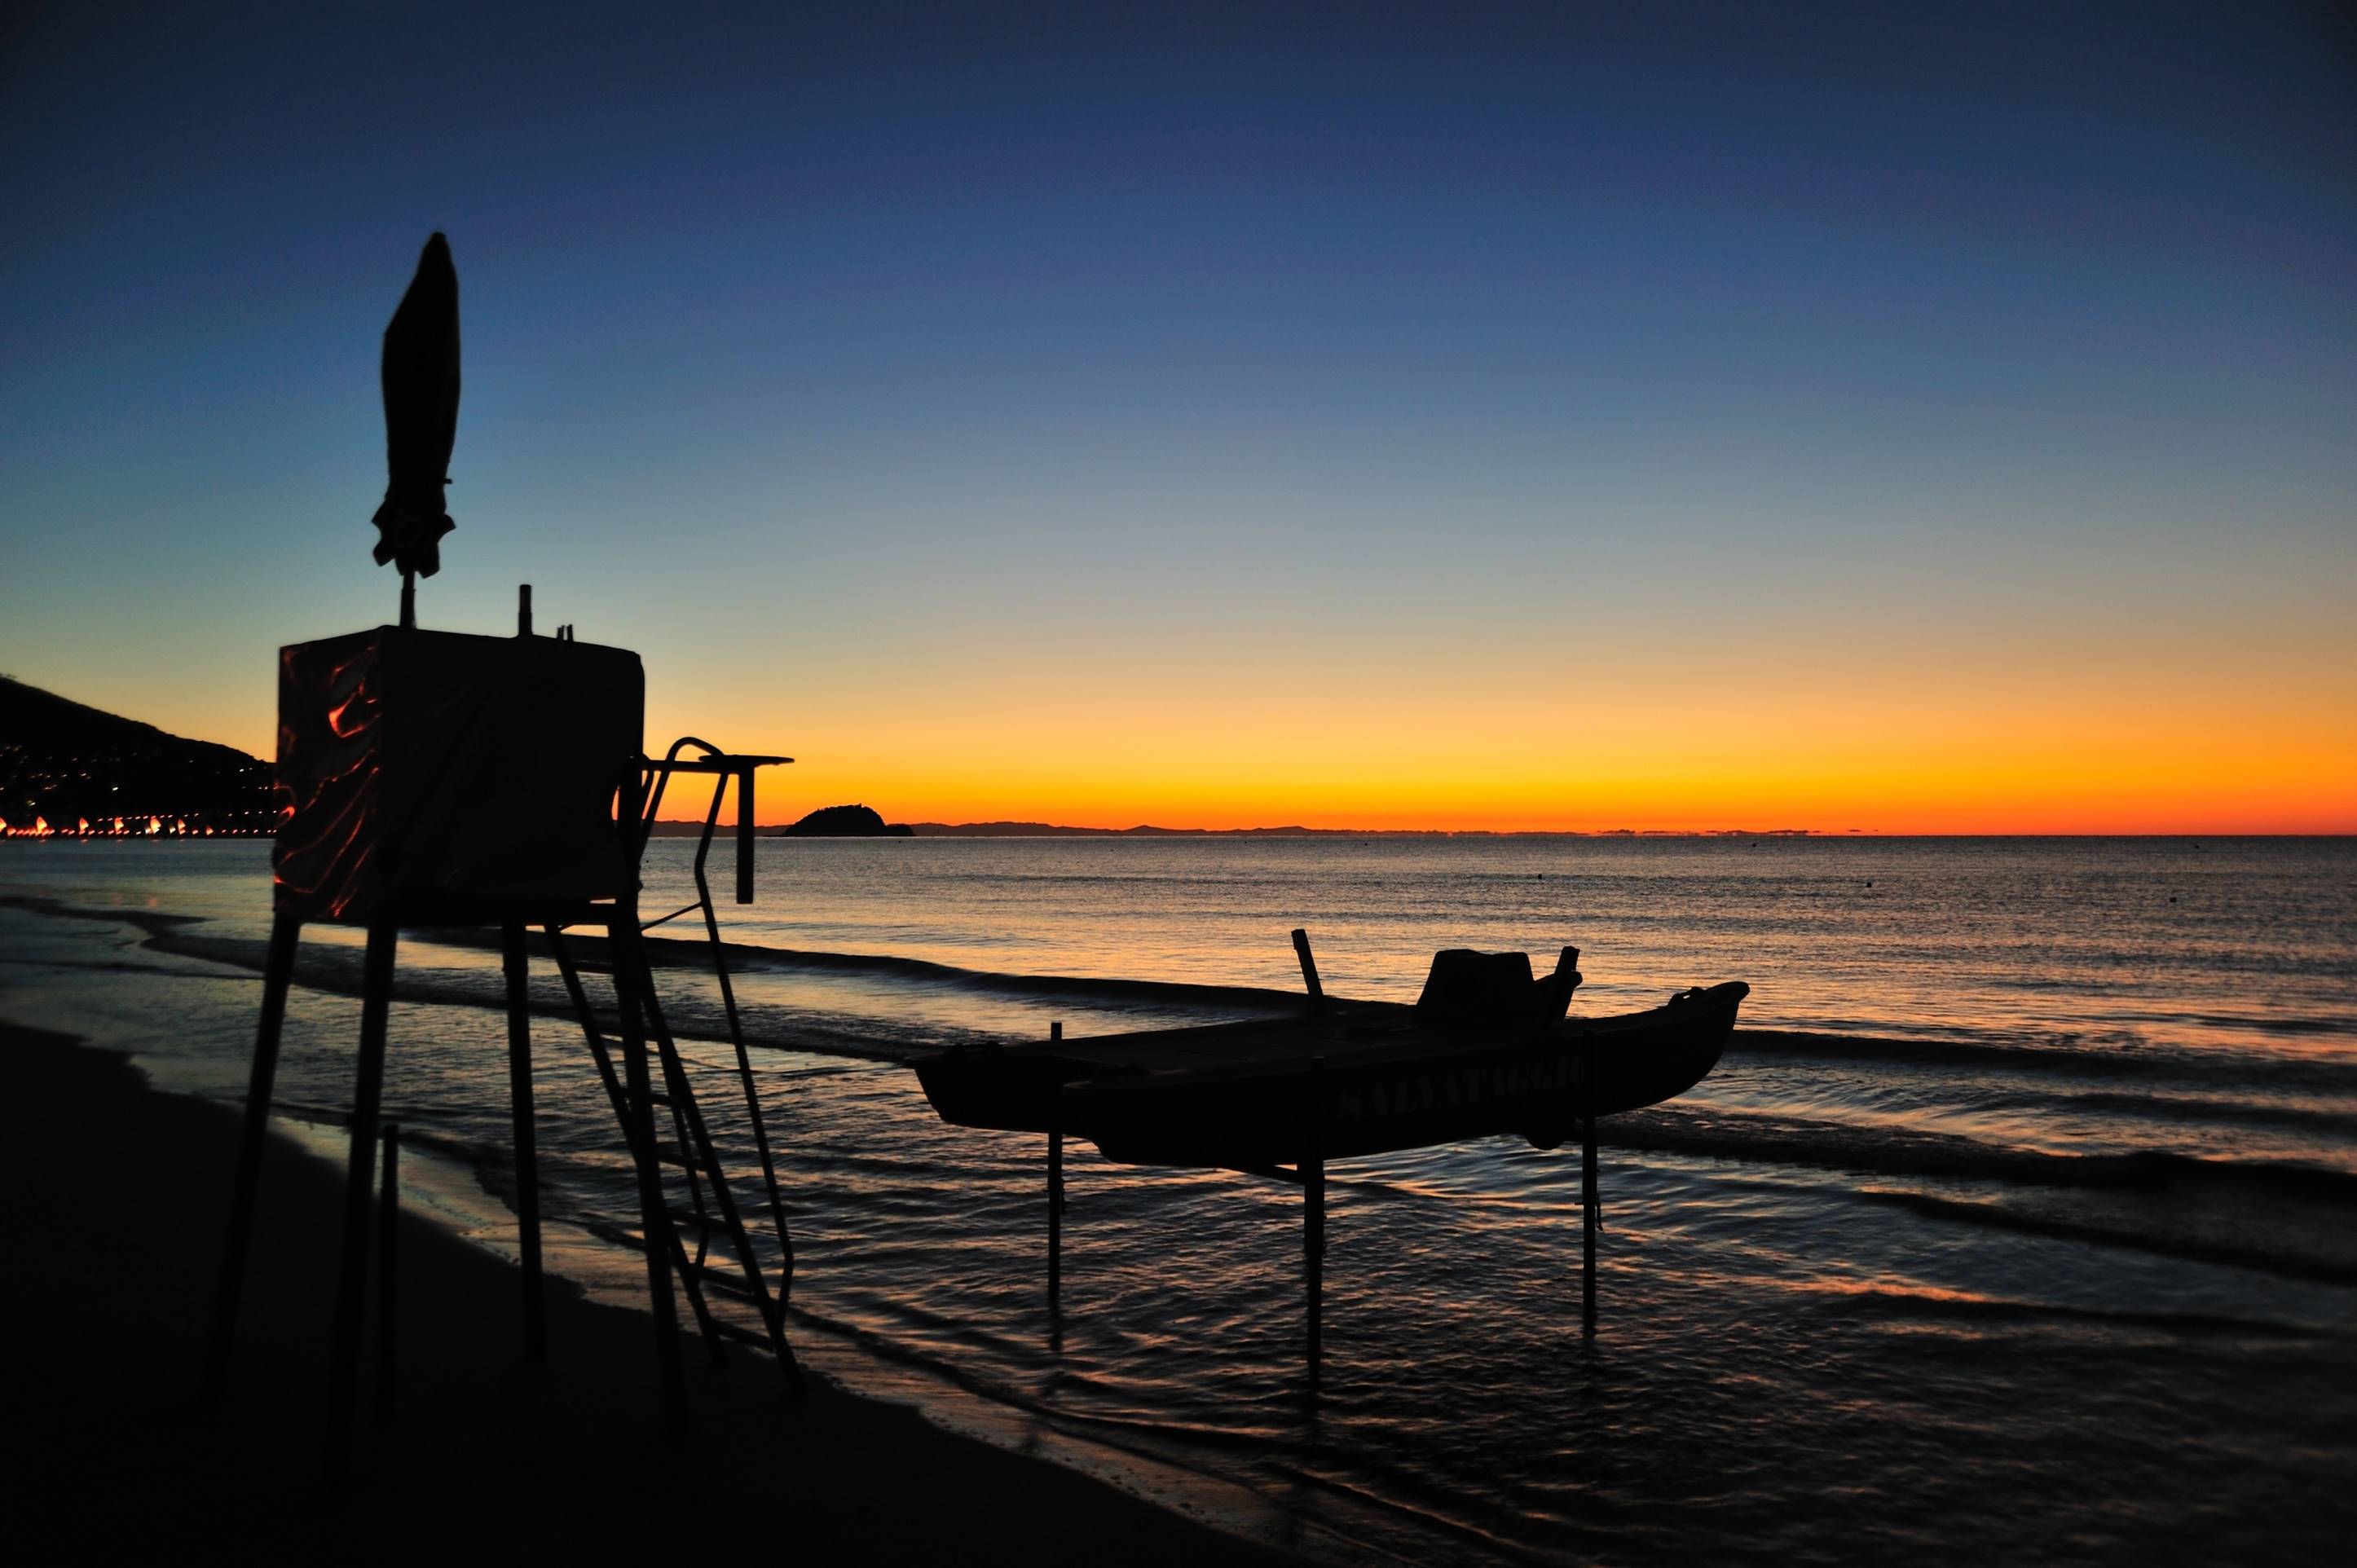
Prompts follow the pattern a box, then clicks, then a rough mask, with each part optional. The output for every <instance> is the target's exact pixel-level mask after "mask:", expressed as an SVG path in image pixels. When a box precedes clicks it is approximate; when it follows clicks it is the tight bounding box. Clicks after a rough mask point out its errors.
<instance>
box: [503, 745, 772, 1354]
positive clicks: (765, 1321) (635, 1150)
mask: <svg viewBox="0 0 2357 1568" xmlns="http://www.w3.org/2000/svg"><path fill="white" fill-rule="evenodd" d="M687 746H695V747H697V748H698V749H700V750H701V751H702V753H703V755H702V756H701V757H694V758H683V757H681V755H680V753H681V751H682V749H683V748H684V747H687ZM790 760H791V758H787V757H752V756H740V755H735V754H730V753H726V752H723V751H721V750H720V749H719V748H718V747H717V746H712V745H710V744H709V743H707V742H705V741H701V740H697V739H695V738H694V737H693V736H685V737H683V738H682V739H680V740H678V741H675V742H673V745H672V746H671V749H670V750H669V752H667V753H666V754H665V755H664V757H662V760H661V761H660V762H658V761H654V760H651V759H650V760H649V761H648V762H647V763H646V765H645V768H644V772H645V774H646V779H645V780H644V783H643V786H642V799H643V800H644V805H643V808H642V810H641V812H640V821H639V824H638V836H639V843H638V849H639V852H640V855H641V856H642V855H643V854H644V852H645V848H646V843H647V841H648V840H649V839H650V838H651V837H652V835H653V830H654V823H655V818H656V813H657V811H659V810H660V809H661V807H662V796H663V791H664V788H665V786H666V785H667V784H668V783H669V781H670V779H671V778H672V776H673V775H674V774H678V773H690V774H708V775H713V776H714V788H713V792H712V804H711V807H710V809H709V810H708V811H706V812H705V821H704V831H703V833H702V835H701V836H700V838H699V839H698V840H697V843H696V848H695V890H696V899H695V902H694V903H692V904H686V905H683V906H682V907H681V908H677V909H674V910H673V911H672V912H671V913H670V914H668V915H663V916H661V917H659V918H655V919H652V920H646V921H639V920H638V919H637V918H636V917H635V913H633V914H632V916H631V917H630V920H629V922H628V924H627V926H624V927H620V928H618V929H617V930H616V932H615V934H616V935H620V934H621V931H622V930H623V929H628V930H630V938H629V940H628V942H627V946H628V949H629V950H628V951H625V950H623V948H624V946H625V944H624V943H619V942H612V941H610V940H609V944H608V945H609V950H608V955H607V956H608V969H609V972H611V974H612V975H613V977H614V980H615V998H614V1000H615V1015H616V1016H617V1017H618V1018H627V1017H628V1015H629V1014H630V1012H631V1011H633V1010H635V1011H637V1012H638V1014H639V1015H640V1019H641V1021H642V1030H643V1038H644V1040H645V1042H646V1044H647V1045H648V1046H650V1047H652V1048H651V1051H650V1052H649V1055H651V1058H652V1059H653V1062H654V1064H655V1065H656V1067H657V1069H658V1070H659V1078H658V1077H657V1076H654V1075H650V1076H649V1078H648V1079H647V1083H646V1089H645V1091H644V1092H645V1095H646V1104H647V1115H646V1118H645V1120H644V1121H643V1122H641V1120H640V1117H639V1115H637V1114H636V1113H635V1112H637V1111H638V1109H639V1107H638V1105H637V1102H636V1101H637V1096H636V1095H635V1094H634V1092H633V1080H634V1076H635V1075H634V1072H633V1070H632V1069H633V1067H634V1064H633V1063H631V1062H630V1060H629V1054H630V1047H629V1036H630V1034H631V1030H630V1026H629V1025H628V1024H627V1023H625V1025H624V1029H623V1034H624V1036H625V1037H624V1038H623V1039H619V1040H615V1039H609V1038H608V1036H607V1034H606V1032H605V1030H604V1029H603V1028H601V1027H600V1026H599V1024H598V1021H597V1013H596V1011H595V1010H594V1009H593V1008H592V1007H591V1005H590V1001H589V995H588V991H587V987H586V986H585V985H584V984H583V983H582V979H581V966H580V964H579V963H578V962H577V961H576V959H575V957H574V954H573V951H572V949H571V946H570V945H569V944H568V943H567V942H566V940H565V931H564V928H562V927H558V926H550V927H547V928H545V929H546V934H547V937H548V943H549V948H550V950H551V951H552V952H553V953H554V955H555V959H556V965H557V970H558V972H559V973H560V974H561V975H562V976H563V977H564V981H565V993H566V995H567V996H568V997H569V998H570V999H571V1001H572V1004H573V1009H574V1011H575V1012H576V1014H577V1015H579V1016H580V1020H581V1027H582V1032H583V1034H584V1035H585V1036H587V1042H588V1046H589V1052H590V1055H591V1057H592V1058H593V1059H594V1060H595V1061H596V1063H597V1076H598V1079H599V1081H601V1082H602V1083H603V1084H604V1085H605V1087H606V1095H607V1099H608V1101H609V1102H610V1103H611V1104H612V1106H613V1109H614V1115H615V1119H616V1121H618V1122H619V1123H620V1125H621V1128H622V1133H623V1135H624V1138H625V1140H626V1141H627V1142H628V1144H630V1158H631V1162H632V1164H633V1165H636V1166H637V1167H638V1169H639V1171H640V1183H641V1193H642V1197H645V1198H646V1199H647V1200H648V1201H642V1203H641V1205H640V1208H641V1212H642V1220H641V1223H642V1226H643V1225H645V1224H646V1223H647V1222H648V1218H650V1217H651V1218H652V1219H653V1220H654V1222H655V1223H656V1224H657V1225H658V1226H659V1228H660V1229H661V1230H662V1234H660V1235H657V1236H646V1235H641V1236H640V1242H641V1244H642V1245H648V1246H649V1247H650V1249H651V1250H656V1251H660V1252H661V1254H662V1256H664V1257H666V1258H667V1259H668V1260H669V1265H670V1271H671V1273H672V1274H673V1276H674V1277H675V1278H676V1279H677V1280H678V1282H679V1285H680V1288H681V1290H682V1292H683V1294H685V1295H686V1297H687V1300H688V1305H689V1307H690V1309H691V1310H692V1311H693V1312H694V1316H695V1322H696V1327H697V1329H698V1330H699V1331H700V1332H701V1333H702V1335H703V1337H704V1341H705V1347H706V1348H707V1349H708V1350H709V1351H710V1352H711V1355H712V1358H713V1359H714V1360H716V1361H717V1360H720V1359H723V1357H724V1354H725V1352H724V1351H723V1349H722V1347H723V1346H724V1344H726V1343H730V1342H734V1343H737V1344H744V1345H750V1346H753V1347H756V1348H761V1349H766V1350H768V1351H770V1353H771V1354H772V1355H774V1356H775V1357H776V1358H777V1360H778V1365H779V1367H780V1369H782V1370H783V1371H784V1373H785V1375H786V1378H787V1380H788V1381H789V1382H790V1383H791V1386H792V1387H793V1389H794V1390H795V1391H797V1392H800V1391H802V1388H803V1381H802V1368H801V1365H800V1364H799V1363H798V1362H797V1361H796V1359H795V1358H794V1352H793V1347H792V1345H791V1343H789V1342H788V1340H787V1337H786V1327H785V1315H786V1303H787V1301H788V1299H789V1298H790V1297H791V1294H792V1292H793V1277H794V1250H793V1236H792V1232H791V1230H790V1228H789V1227H788V1225H787V1223H786V1214H785V1203H784V1199H783V1197H782V1196H781V1195H780V1192H779V1188H778V1173H777V1165H776V1162H775V1160H774V1159H773V1157H772V1156H771V1154H770V1139H769V1132H768V1128H767V1126H766V1125H765V1123H764V1122H763V1119H762V1115H761V1099H760V1093H759V1090H758V1089H757V1087H756V1086H755V1083H754V1079H753V1068H752V1062H751V1059H750V1058H749V1057H748V1054H747V1052H746V1049H745V1033H744V1028H743V1026H742V1025H741V1024H740V1022H739V1021H738V1017H737V997H736V991H735V988H734V987H733V986H732V985H731V984H730V983H729V978H728V962H727V957H726V950H725V949H724V948H723V946H722V944H721V940H720V924H719V916H718V913H717V911H716V908H714V905H713V899H712V886H711V883H710V881H709V879H708V876H707V874H706V861H707V859H708V857H709V855H710V854H711V850H712V836H713V831H714V829H715V827H716V825H717V823H718V822H719V816H720V804H721V801H722V800H723V799H724V798H725V797H726V794H727V790H728V785H729V781H730V780H731V779H735V780H736V781H737V901H738V902H739V903H749V902H750V901H751V898H752V868H753V846H752V828H753V771H754V769H755V768H761V767H766V766H769V765H770V764H772V763H778V762H785V761H790ZM697 910H701V911H702V913H703V916H704V925H705V940H706V941H707V942H708V943H709V944H710V947H711V951H712V967H713V972H714V973H715V974H716V976H717V977H718V979H719V983H720V997H721V1004H722V1007H723V1010H724V1012H725V1013H726V1017H727V1021H728V1038H729V1043H730V1044H731V1046H733V1047H735V1050H736V1057H737V1079H738V1082H739V1086H740V1087H741V1089H742V1090H743V1092H744V1096H745V1107H746V1112H747V1114H748V1121H749V1123H750V1126H751V1130H752V1134H753V1144H754V1148H755V1150H756V1151H757V1153H758V1155H759V1161H760V1166H761V1180H762V1185H763V1187H764V1190H765V1193H766V1195H767V1197H768V1202H769V1209H770V1220H771V1222H772V1224H773V1225H774V1227H775V1234H776V1239H777V1245H778V1257H779V1261H780V1267H779V1277H778V1279H777V1282H776V1283H775V1285H774V1287H773V1286H772V1284H771V1283H770V1278H769V1276H768V1274H767V1273H765V1271H764V1269H763V1266H762V1262H761V1259H760V1255H759V1253H758V1252H757V1251H755V1249H754V1245H753V1241H752V1238H751V1236H750V1234H749V1233H748V1230H747V1226H746V1219H745V1215H744V1213H743V1212H742V1210H741V1208H740V1207H739V1205H738V1202H737V1195H736V1194H735V1192H734V1191H733V1190H732V1189H731V1187H730V1184H729V1177H728V1172H727V1168H726V1165H725V1163H724V1162H723V1160H722V1158H721V1155H720V1151H719V1148H718V1146H717V1145H716V1144H715V1143H714V1141H713V1138H712V1133H711V1129H710V1127H709V1126H708V1125H707V1123H706V1122H705V1115H704V1111H703V1108H702V1107H701V1106H700V1105H699V1104H698V1103H697V1101H696V1096H695V1087H694V1077H695V1076H696V1075H694V1073H692V1072H691V1070H690V1069H689V1068H688V1065H687V1063H686V1061H685V1060H684V1058H683V1057H682V1055H681V1053H680V1050H679V1045H678V1042H677V1040H676V1038H675V1037H674V1036H673V1033H672V1030H671V1026H670V1024H669V1023H668V1021H667V1020H666V1019H665V1018H664V1016H663V1011H662V1002H661V1000H660V999H659V998H658V997H657V995H656V993H655V987H654V976H653V971H652V966H651V964H650V963H648V962H647V961H646V956H645V949H644V946H643V944H642V942H641V941H640V940H639V939H640V938H642V937H643V936H644V934H645V933H646V932H648V931H650V930H652V929H654V928H655V927H657V926H660V925H662V924H664V923H666V922H668V921H671V920H674V919H677V918H679V917H680V916H682V915H685V914H688V913H691V912H694V911H697ZM626 976H627V980H626ZM626 993H627V995H626ZM618 1047H619V1050H618ZM618 1054H619V1055H620V1056H621V1057H622V1058H623V1059H622V1060H620V1061H619V1062H618V1061H617V1059H616V1058H617V1056H618ZM666 1117H667V1118H668V1121H669V1124H670V1133H671V1136H670V1139H669V1140H668V1141H666V1140H665V1139H664V1138H663V1137H662V1132H661V1128H662V1123H663V1122H664V1121H665V1120H666ZM642 1127H644V1128H651V1129H655V1130H656V1131H655V1133H654V1138H653V1143H652V1146H651V1148H647V1147H641V1146H640V1139H641V1137H642V1135H643V1134H642V1133H641V1131H640V1129H641V1128H642ZM658 1192H659V1193H660V1197H659V1198H657V1197H656V1194H657V1193H658ZM757 1223H758V1221H757ZM748 1314H749V1315H750V1316H751V1317H752V1318H753V1319H754V1322H753V1323H750V1324H748V1323H747V1322H745V1321H743V1318H744V1316H746V1315H748Z"/></svg>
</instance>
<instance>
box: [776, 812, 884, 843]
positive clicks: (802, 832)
mask: <svg viewBox="0 0 2357 1568" xmlns="http://www.w3.org/2000/svg"><path fill="white" fill-rule="evenodd" d="M779 836H780V837H781V838H790V839H881V838H900V839H904V838H907V837H909V824H908V823H906V822H886V821H885V820H884V818H883V816H882V814H881V813H880V812H878V811H876V810H875V809H874V808H872V807H868V806H821V807H820V808H819V809H818V810H817V811H813V812H812V813H811V814H810V815H809V816H807V817H804V818H803V819H802V821H801V822H796V823H795V824H794V825H793V826H791V827H790V828H786V829H783V830H782V831H781V832H780V835H779Z"/></svg>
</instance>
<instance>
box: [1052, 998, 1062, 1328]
mask: <svg viewBox="0 0 2357 1568" xmlns="http://www.w3.org/2000/svg"><path fill="white" fill-rule="evenodd" d="M1063 1037H1064V1026H1063V1023H1062V1022H1061V1021H1060V1020H1059V1021H1058V1022H1056V1023H1053V1024H1050V1025H1049V1026H1048V1038H1049V1040H1050V1041H1061V1040H1062V1039H1063ZM1056 1103H1057V1114H1056V1120H1057V1121H1058V1122H1060V1121H1061V1119H1062V1115H1063V1109H1062V1108H1063V1093H1062V1091H1061V1090H1058V1091H1057V1097H1056ZM1063 1292H1064V1129H1063V1128H1062V1127H1061V1126H1060V1125H1057V1126H1051V1127H1049V1129H1048V1310H1049V1313H1051V1314H1052V1313H1055V1312H1058V1311H1060V1310H1061V1307H1062V1301H1063Z"/></svg>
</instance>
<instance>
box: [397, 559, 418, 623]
mask: <svg viewBox="0 0 2357 1568" xmlns="http://www.w3.org/2000/svg"><path fill="white" fill-rule="evenodd" d="M401 629H402V630H404V631H414V630H416V629H417V574H416V573H414V572H404V573H403V574H402V575H401Z"/></svg>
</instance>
